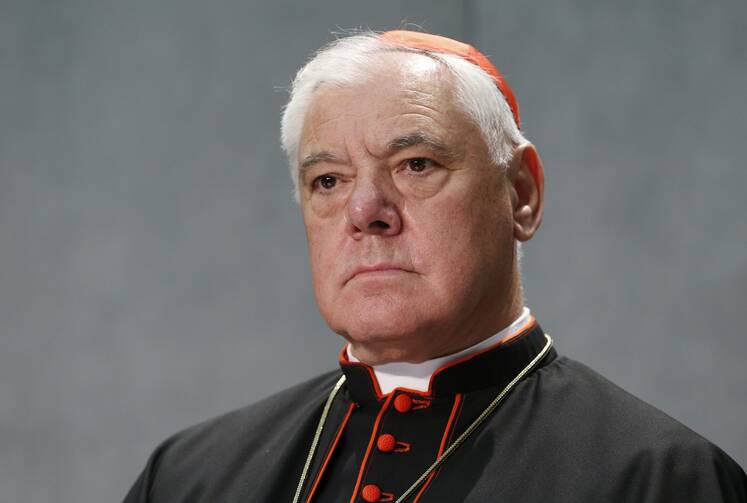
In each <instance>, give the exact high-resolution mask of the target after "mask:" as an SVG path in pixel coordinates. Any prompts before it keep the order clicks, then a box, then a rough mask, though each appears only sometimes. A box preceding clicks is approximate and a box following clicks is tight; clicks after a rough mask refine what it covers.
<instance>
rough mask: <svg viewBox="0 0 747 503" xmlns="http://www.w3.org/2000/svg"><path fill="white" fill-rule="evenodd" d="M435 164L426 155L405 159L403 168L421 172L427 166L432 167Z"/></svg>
mask: <svg viewBox="0 0 747 503" xmlns="http://www.w3.org/2000/svg"><path fill="white" fill-rule="evenodd" d="M435 164H436V163H435V161H433V160H431V159H428V158H427V157H413V158H412V159H407V160H406V161H405V169H408V170H409V171H412V172H415V173H422V172H423V171H425V170H427V169H428V168H432V167H433V166H434V165H435Z"/></svg>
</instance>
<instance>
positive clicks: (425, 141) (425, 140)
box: [299, 131, 456, 174]
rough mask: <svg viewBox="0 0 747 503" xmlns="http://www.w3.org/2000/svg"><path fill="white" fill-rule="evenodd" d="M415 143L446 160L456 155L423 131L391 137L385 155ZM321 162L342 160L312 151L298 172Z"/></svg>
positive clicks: (339, 161) (323, 152)
mask: <svg viewBox="0 0 747 503" xmlns="http://www.w3.org/2000/svg"><path fill="white" fill-rule="evenodd" d="M416 145H425V146H427V147H428V148H430V149H431V150H433V151H435V152H436V153H437V154H438V155H440V156H441V157H443V158H446V159H448V160H452V159H454V158H455V157H456V155H455V153H454V152H453V151H452V150H451V149H449V148H448V147H447V146H446V145H445V144H444V143H443V142H442V141H440V140H438V139H436V138H435V137H434V136H432V135H430V134H428V133H426V132H424V131H413V132H412V133H408V134H405V135H402V136H398V137H397V138H395V139H393V140H392V141H390V142H389V143H387V146H386V155H387V156H390V155H393V154H396V153H397V152H399V151H401V150H405V149H407V148H410V147H414V146H416ZM321 162H330V163H338V164H339V163H341V162H342V161H341V160H340V159H339V158H338V157H337V156H336V155H334V154H332V153H330V152H327V151H321V152H314V153H312V154H309V155H307V156H306V157H304V158H303V160H302V161H301V162H300V164H299V171H300V174H303V173H304V172H305V171H306V170H308V169H309V168H310V167H312V166H314V165H315V164H319V163H321Z"/></svg>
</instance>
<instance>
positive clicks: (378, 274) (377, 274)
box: [345, 264, 413, 284]
mask: <svg viewBox="0 0 747 503" xmlns="http://www.w3.org/2000/svg"><path fill="white" fill-rule="evenodd" d="M411 272H413V271H411V270H409V269H405V268H404V267H400V266H397V265H394V264H374V265H363V266H358V267H356V268H355V269H353V271H352V273H351V274H350V275H349V276H348V277H347V278H346V279H345V284H347V283H348V282H349V281H351V280H352V279H355V278H358V279H363V278H372V279H373V278H387V277H394V276H397V275H399V274H402V273H411Z"/></svg>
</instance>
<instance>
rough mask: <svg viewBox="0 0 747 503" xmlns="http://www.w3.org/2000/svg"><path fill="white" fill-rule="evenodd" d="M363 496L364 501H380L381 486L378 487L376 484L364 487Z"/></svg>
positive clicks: (369, 502)
mask: <svg viewBox="0 0 747 503" xmlns="http://www.w3.org/2000/svg"><path fill="white" fill-rule="evenodd" d="M361 496H362V497H363V501H368V503H374V502H376V501H379V498H381V489H379V486H377V485H376V484H368V485H367V486H364V487H363V490H362V491H361Z"/></svg>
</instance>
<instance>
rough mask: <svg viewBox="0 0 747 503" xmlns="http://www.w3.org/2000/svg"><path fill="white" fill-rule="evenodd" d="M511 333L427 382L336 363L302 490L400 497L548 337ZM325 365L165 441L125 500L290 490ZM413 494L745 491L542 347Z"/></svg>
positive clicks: (695, 494)
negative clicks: (388, 384)
mask: <svg viewBox="0 0 747 503" xmlns="http://www.w3.org/2000/svg"><path fill="white" fill-rule="evenodd" d="M544 344H545V336H544V333H543V331H542V329H541V328H540V327H539V325H537V324H534V325H532V326H530V327H529V328H528V329H526V331H525V332H524V333H522V334H520V335H519V336H518V337H515V338H512V339H511V340H510V341H509V342H507V343H503V344H500V345H498V346H495V347H493V348H489V349H488V350H486V351H483V352H480V353H478V354H477V355H472V356H470V357H468V358H466V359H464V360H461V361H457V362H453V363H451V364H449V365H447V366H445V367H442V368H441V369H439V370H438V371H437V372H436V373H435V374H434V377H433V378H432V380H431V386H430V389H429V391H428V392H426V393H422V392H417V391H413V390H406V389H399V388H398V389H396V390H394V391H393V392H392V393H390V394H387V395H382V394H381V392H380V391H379V389H378V386H377V384H376V380H375V378H373V374H372V371H371V369H370V367H368V366H366V365H363V364H355V363H350V362H347V361H343V362H342V363H341V367H342V371H343V373H344V374H345V376H346V378H347V381H346V383H345V384H344V385H343V387H342V389H341V391H340V393H339V394H338V396H337V398H336V399H335V401H334V402H333V404H332V407H331V409H330V414H329V416H328V418H327V420H326V422H325V425H324V430H323V432H322V435H321V440H320V442H319V447H318V449H317V451H316V455H315V457H314V460H313V463H312V465H311V469H310V471H309V476H308V478H307V480H306V482H305V484H304V486H303V493H302V494H303V497H302V498H301V500H300V501H303V502H308V501H313V502H315V503H316V502H325V503H346V502H351V503H357V502H369V503H370V502H375V501H376V502H378V501H381V502H386V501H394V500H396V499H397V497H398V496H399V495H401V494H402V493H403V492H404V491H405V490H406V489H407V488H408V487H409V486H410V485H411V484H412V483H413V482H414V481H415V480H416V479H417V478H418V477H419V476H420V475H421V473H423V471H424V470H425V469H426V468H427V467H428V466H429V465H430V464H431V463H432V462H433V461H434V460H435V459H436V457H437V456H438V455H439V453H441V452H442V451H443V450H444V449H445V448H446V447H448V446H449V445H450V444H451V442H453V440H454V438H456V437H457V436H458V435H459V434H460V433H461V432H462V431H464V430H465V429H466V428H467V426H468V425H469V424H470V423H471V422H472V421H473V420H474V419H475V417H477V416H478V415H479V414H480V413H481V412H482V411H483V410H484V409H485V407H486V406H487V405H488V404H489V403H490V402H491V401H492V400H493V399H494V398H495V396H496V395H497V394H498V393H499V392H500V391H501V390H502V389H503V387H504V386H505V385H506V384H507V383H508V382H509V381H510V380H511V379H513V377H514V376H515V375H516V374H517V373H518V372H519V371H520V370H521V369H522V368H523V367H524V366H525V365H526V364H527V363H528V362H529V361H531V360H532V359H533V358H534V357H535V356H536V355H537V354H538V353H539V352H540V351H541V349H542V347H543V346H544ZM340 375H341V374H340V371H339V370H338V371H334V372H329V373H326V374H324V375H321V376H319V377H317V378H314V379H312V380H310V381H307V382H305V383H302V384H300V385H297V386H295V387H293V388H290V389H288V390H286V391H283V392H281V393H279V394H277V395H274V396H272V397H270V398H267V399H265V400H263V401H261V402H258V403H256V404H254V405H251V406H248V407H245V408H243V409H239V410H236V411H234V412H231V413H228V414H226V415H223V416H220V417H218V418H216V419H212V420H210V421H207V422H204V423H202V424H198V425H196V426H193V427H192V428H189V429H187V430H185V431H182V432H180V433H177V434H176V435H174V436H173V437H171V438H169V439H168V440H166V441H165V442H163V443H162V444H161V445H160V446H159V447H158V448H157V449H156V450H155V452H154V453H153V455H152V456H151V457H150V459H149V460H148V463H147V465H146V467H145V469H144V471H143V472H142V474H141V475H140V477H139V478H138V479H137V481H136V482H135V484H134V486H133V487H132V489H131V490H130V492H129V494H128V495H127V497H126V498H125V503H145V502H153V503H177V502H180V503H186V502H189V503H194V502H211V503H215V502H226V503H228V502H236V503H238V502H241V503H291V501H292V500H293V494H294V492H295V490H296V486H297V484H298V481H299V477H300V475H301V471H302V468H303V465H304V462H305V460H306V457H307V454H308V452H309V447H310V444H311V441H312V438H313V436H314V431H315V429H316V427H317V424H318V421H319V418H320V415H321V413H322V408H323V406H324V403H325V401H326V399H327V397H328V395H329V393H330V391H331V389H332V388H333V386H334V384H335V382H337V381H338V379H339V378H340ZM407 501H408V502H416V501H417V502H422V503H437V502H449V503H453V502H475V503H482V502H494V501H495V502H506V503H511V502H522V503H535V502H536V503H550V502H552V503H565V502H567V503H601V502H615V503H623V502H630V503H634V502H635V503H654V502H678V503H679V502H703V503H720V502H729V503H732V502H734V503H736V502H742V503H745V502H747V476H745V473H744V471H743V470H742V469H741V468H740V467H739V466H738V465H737V464H736V463H735V462H734V461H733V460H732V459H731V458H730V457H729V456H728V455H727V454H725V453H724V452H723V451H722V450H721V449H719V448H718V447H716V446H714V445H713V444H711V443H710V442H708V441H707V440H705V439H704V438H702V437H701V436H699V435H698V434H696V433H694V432H692V431H691V430H689V429H688V428H686V427H685V426H683V425H681V424H680V423H678V422H677V421H675V420H674V419H672V418H670V417H669V416H667V415H666V414H664V413H663V412H661V411H659V410H657V409H656V408H654V407H652V406H650V405H648V404H646V403H645V402H643V401H641V400H639V399H637V398H635V397H634V396H632V395H630V394H629V393H627V392H625V391H623V390H622V389H620V388H619V387H617V386H616V385H614V384H613V383H611V382H609V381H608V380H606V379H605V378H604V377H602V376H600V375H599V374H597V373H596V372H594V371H593V370H591V369H589V368H588V367H586V366H584V365H582V364H581V363H578V362H576V361H574V360H572V359H570V358H567V357H564V356H558V355H557V353H556V352H555V350H554V349H551V350H550V352H549V353H548V354H547V355H546V356H545V357H544V358H543V360H542V361H541V362H540V363H539V365H538V366H537V367H536V368H535V370H534V371H533V372H531V373H529V374H528V375H527V376H526V377H524V379H523V380H522V381H520V382H519V384H518V385H517V386H516V387H515V388H514V389H513V391H512V392H511V393H510V394H509V395H508V396H507V397H506V399H505V400H504V401H503V402H502V403H501V405H500V406H499V407H498V409H497V410H496V411H495V412H494V413H493V414H492V415H491V416H490V417H489V418H488V420H487V421H486V422H485V423H484V424H483V425H482V426H481V427H480V428H479V429H478V430H477V431H475V433H474V434H472V435H471V436H470V437H469V438H468V439H467V440H466V441H465V442H464V444H463V445H462V446H461V447H459V448H458V449H457V450H456V451H455V453H454V455H453V456H452V457H451V458H449V459H448V460H447V461H446V462H445V463H444V465H442V467H441V468H440V469H439V470H437V471H436V472H435V473H434V474H433V475H432V476H430V477H429V478H428V479H427V480H426V482H425V483H424V484H423V485H422V486H420V487H419V488H418V490H417V491H415V493H414V494H413V496H412V497H410V498H408V500H407Z"/></svg>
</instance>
